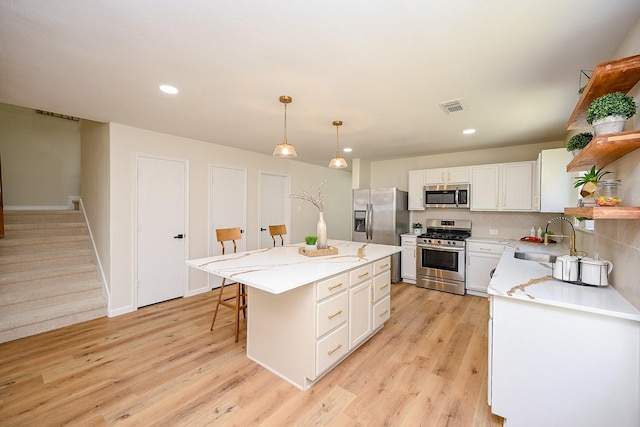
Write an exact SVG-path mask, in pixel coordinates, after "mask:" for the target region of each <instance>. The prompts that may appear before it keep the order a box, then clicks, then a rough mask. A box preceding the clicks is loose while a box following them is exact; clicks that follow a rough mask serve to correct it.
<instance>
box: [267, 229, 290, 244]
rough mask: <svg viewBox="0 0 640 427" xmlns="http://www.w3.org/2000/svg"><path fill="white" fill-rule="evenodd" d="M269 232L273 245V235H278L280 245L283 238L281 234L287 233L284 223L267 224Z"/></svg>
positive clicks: (274, 241)
mask: <svg viewBox="0 0 640 427" xmlns="http://www.w3.org/2000/svg"><path fill="white" fill-rule="evenodd" d="M269 234H271V239H272V240H273V246H275V245H276V238H275V236H280V245H281V246H284V239H283V238H282V236H284V235H285V234H287V226H286V225H284V224H280V225H270V226H269Z"/></svg>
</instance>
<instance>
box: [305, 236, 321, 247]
mask: <svg viewBox="0 0 640 427" xmlns="http://www.w3.org/2000/svg"><path fill="white" fill-rule="evenodd" d="M317 241H318V236H305V238H304V242H305V243H306V244H307V246H306V249H307V250H311V249H316V242H317Z"/></svg>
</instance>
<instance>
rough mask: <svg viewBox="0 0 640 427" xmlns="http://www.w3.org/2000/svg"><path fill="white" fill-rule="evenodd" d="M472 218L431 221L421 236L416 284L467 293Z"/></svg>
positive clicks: (417, 258)
mask: <svg viewBox="0 0 640 427" xmlns="http://www.w3.org/2000/svg"><path fill="white" fill-rule="evenodd" d="M470 236H471V221H466V220H445V219H430V220H427V228H426V233H424V234H421V235H420V236H418V238H417V256H416V286H420V287H423V288H428V289H435V290H438V291H445V292H451V293H454V294H458V295H464V294H465V274H466V270H465V260H466V248H467V243H466V242H465V240H466V239H467V238H468V237H470Z"/></svg>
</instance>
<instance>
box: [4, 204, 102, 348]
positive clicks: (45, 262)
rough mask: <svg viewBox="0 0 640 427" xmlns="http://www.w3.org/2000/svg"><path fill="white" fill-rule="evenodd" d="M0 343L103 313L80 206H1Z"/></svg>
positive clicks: (96, 269) (100, 290) (95, 267)
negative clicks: (74, 208) (13, 208)
mask: <svg viewBox="0 0 640 427" xmlns="http://www.w3.org/2000/svg"><path fill="white" fill-rule="evenodd" d="M4 219H5V237H4V238H3V239H0V343H2V342H7V341H11V340H15V339H18V338H22V337H26V336H30V335H35V334H38V333H40V332H45V331H50V330H52V329H57V328H61V327H63V326H67V325H71V324H74V323H80V322H84V321H86V320H91V319H95V318H98V317H103V316H106V313H107V300H106V298H105V297H104V296H103V295H102V283H101V282H100V281H99V280H98V277H99V274H98V266H97V264H96V262H95V260H94V254H93V250H92V247H91V241H90V238H89V232H88V230H87V226H86V224H85V222H84V216H83V214H82V212H81V211H72V210H69V211H5V212H4Z"/></svg>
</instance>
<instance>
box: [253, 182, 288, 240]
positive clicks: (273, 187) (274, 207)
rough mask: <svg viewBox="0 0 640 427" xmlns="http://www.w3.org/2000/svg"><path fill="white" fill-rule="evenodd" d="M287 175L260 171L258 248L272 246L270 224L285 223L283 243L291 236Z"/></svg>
mask: <svg viewBox="0 0 640 427" xmlns="http://www.w3.org/2000/svg"><path fill="white" fill-rule="evenodd" d="M289 182H290V181H289V177H288V176H286V175H276V174H271V173H265V172H260V248H270V247H272V246H273V240H272V239H271V234H269V226H270V225H278V224H285V225H286V226H287V235H286V236H284V244H285V245H286V244H289V243H290V242H291V238H290V236H289V233H291V230H290V228H291V227H290V222H291V221H290V219H291V214H290V212H291V198H289V193H290V191H289V188H290V183H289Z"/></svg>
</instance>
